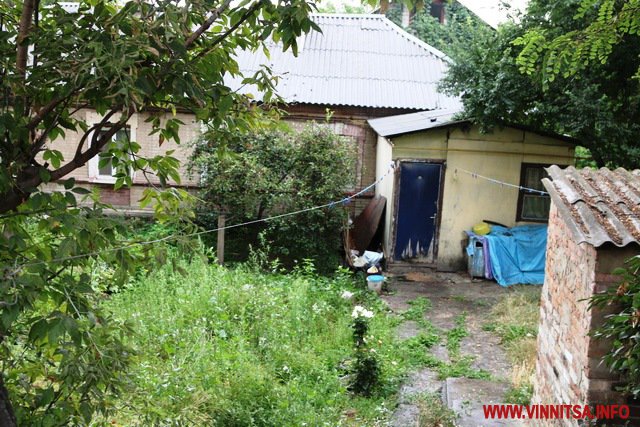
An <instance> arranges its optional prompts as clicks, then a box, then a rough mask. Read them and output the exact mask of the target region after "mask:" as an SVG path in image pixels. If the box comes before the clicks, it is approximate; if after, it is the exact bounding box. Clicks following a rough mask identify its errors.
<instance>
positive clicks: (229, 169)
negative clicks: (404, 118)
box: [191, 123, 355, 271]
mask: <svg viewBox="0 0 640 427" xmlns="http://www.w3.org/2000/svg"><path fill="white" fill-rule="evenodd" d="M217 135H218V133H217V132H215V131H210V132H208V133H207V134H206V135H205V137H204V138H203V140H202V141H200V143H199V144H198V145H197V147H196V150H195V152H194V156H193V158H192V162H191V169H192V170H193V171H194V172H195V173H198V174H199V175H200V177H201V178H202V181H201V183H202V186H203V190H202V192H201V194H200V199H201V200H202V203H201V204H200V206H199V209H198V211H199V219H200V221H201V223H202V224H204V225H205V226H206V227H207V228H215V227H216V223H217V222H216V219H217V215H218V214H219V213H220V212H224V213H225V215H226V217H227V219H226V220H227V225H232V224H237V223H242V222H246V221H255V220H262V219H265V218H268V217H270V216H274V215H279V214H283V213H289V212H294V211H299V210H304V209H308V208H311V207H314V206H318V205H324V204H326V203H328V202H331V201H339V200H341V199H343V198H344V197H345V190H346V189H347V188H349V187H350V186H351V185H352V184H353V180H354V170H355V168H354V164H355V162H354V160H355V157H354V149H355V145H354V144H353V141H351V140H349V139H347V138H344V137H341V136H339V135H337V134H335V133H334V132H333V131H332V130H331V129H329V128H328V127H327V126H324V125H321V124H315V123H311V124H308V125H306V126H305V127H304V128H303V129H302V130H300V131H293V130H277V131H261V132H258V133H254V134H249V135H246V134H241V135H232V137H231V138H229V139H227V140H226V141H225V143H226V146H225V149H224V150H223V153H224V154H223V155H220V145H219V144H218V143H212V141H217V139H216V136H217ZM346 218H347V212H346V210H345V209H344V207H343V206H342V204H341V203H337V204H336V205H335V206H333V207H327V208H323V209H318V210H310V211H307V212H304V213H301V214H297V215H292V216H285V217H281V218H275V219H270V220H269V221H268V222H265V223H264V224H262V225H260V226H255V227H253V228H249V229H241V230H234V229H231V230H228V231H227V232H226V234H227V237H226V239H227V240H231V241H232V247H234V246H235V247H237V246H238V240H240V242H239V243H240V246H241V248H240V249H236V250H238V251H239V252H244V253H248V248H247V243H252V244H254V245H255V244H260V241H259V239H258V237H257V236H258V233H262V243H263V247H268V248H269V254H270V256H271V257H272V258H279V259H280V260H281V261H282V262H283V263H284V264H285V265H286V266H289V267H290V266H292V265H293V263H294V261H296V260H301V259H303V258H312V259H314V261H315V263H316V265H317V266H318V268H319V269H320V270H321V271H331V270H333V269H334V268H335V266H336V265H337V263H338V259H337V254H338V251H339V249H340V247H341V244H340V243H341V241H340V231H341V230H342V228H343V226H344V224H345V222H346ZM234 240H235V241H236V242H235V245H234V243H233V241H234ZM264 243H266V245H265V244H264Z"/></svg>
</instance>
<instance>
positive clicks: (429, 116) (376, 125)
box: [368, 110, 460, 136]
mask: <svg viewBox="0 0 640 427" xmlns="http://www.w3.org/2000/svg"><path fill="white" fill-rule="evenodd" d="M459 112H460V110H432V111H420V112H418V113H409V114H399V115H397V116H388V117H381V118H378V119H370V120H368V122H369V126H371V127H372V128H373V130H375V131H376V133H377V134H378V135H380V136H393V135H401V134H404V133H410V132H417V131H421V130H426V129H431V128H435V127H440V126H443V125H447V124H453V123H456V122H455V121H453V117H454V116H455V115H456V114H457V113H459Z"/></svg>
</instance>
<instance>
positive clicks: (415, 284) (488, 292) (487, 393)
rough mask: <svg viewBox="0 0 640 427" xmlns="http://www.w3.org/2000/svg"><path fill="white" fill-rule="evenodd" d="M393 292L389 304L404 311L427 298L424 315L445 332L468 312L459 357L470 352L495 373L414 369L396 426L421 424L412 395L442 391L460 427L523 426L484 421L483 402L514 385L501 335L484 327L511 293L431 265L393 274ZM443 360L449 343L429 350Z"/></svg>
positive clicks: (405, 335)
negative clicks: (460, 374) (449, 374)
mask: <svg viewBox="0 0 640 427" xmlns="http://www.w3.org/2000/svg"><path fill="white" fill-rule="evenodd" d="M388 277H389V278H390V280H389V293H388V294H385V295H383V296H382V299H383V300H384V301H385V302H386V303H387V304H388V306H389V308H390V309H391V310H393V311H395V312H397V313H401V312H403V311H405V310H407V309H409V308H410V307H411V305H410V302H411V301H413V300H415V299H416V298H419V297H424V298H428V299H429V300H430V301H431V308H430V309H428V310H427V312H426V314H425V318H426V319H427V320H428V321H429V322H431V324H432V325H433V326H435V327H436V328H438V329H439V330H441V331H442V332H443V333H446V331H449V330H451V329H452V328H454V327H455V326H456V323H455V322H456V319H457V318H459V317H460V316H461V315H463V314H464V315H465V316H466V317H465V328H466V330H467V331H468V336H466V337H465V338H463V339H462V340H461V342H460V349H459V355H458V357H460V356H462V357H466V356H468V357H471V358H472V359H473V362H472V364H471V367H472V368H474V369H481V370H483V371H486V372H488V373H489V374H490V379H488V380H486V379H485V380H478V379H468V378H439V375H438V373H437V372H435V371H434V370H432V369H430V368H423V369H420V370H418V371H416V372H413V373H412V374H411V375H410V376H409V378H407V380H406V381H405V384H404V385H403V386H402V388H401V389H400V393H399V404H398V407H397V409H396V411H395V413H394V415H393V417H392V421H391V425H392V426H393V427H419V426H420V411H419V408H418V406H417V405H416V404H415V403H412V402H413V400H412V396H415V395H417V394H423V393H438V394H440V395H442V396H443V402H444V404H445V406H448V407H449V408H450V409H452V410H453V411H455V412H456V414H457V415H458V418H457V421H456V423H457V425H458V426H460V427H493V426H518V425H521V424H520V423H517V422H513V421H511V422H505V421H501V422H499V421H497V420H496V421H492V420H485V419H484V414H483V412H482V405H483V404H487V403H499V402H503V401H504V400H503V398H504V395H505V393H506V392H507V390H508V388H509V386H508V384H509V380H508V379H509V374H510V370H511V366H510V363H509V361H508V360H507V357H506V354H505V352H504V350H503V349H502V347H501V346H500V339H499V338H498V337H496V336H495V335H493V334H492V333H491V332H487V331H484V330H483V329H482V326H483V325H484V323H486V322H487V316H488V314H489V312H490V310H491V307H492V306H493V305H494V304H495V303H496V302H497V301H498V300H499V299H500V298H501V297H502V296H503V295H504V294H506V293H507V292H508V290H507V289H506V288H503V287H501V286H499V285H497V284H496V283H495V282H490V281H485V280H475V279H474V280H472V279H471V278H469V277H468V276H466V275H463V274H457V273H439V272H434V271H432V270H428V269H419V270H418V269H409V270H408V271H404V272H402V271H397V270H396V272H393V270H392V273H389V274H388ZM421 330H422V327H421V326H420V324H419V323H418V322H415V321H405V322H403V323H402V324H400V326H399V327H398V329H397V338H398V339H399V340H406V339H409V338H411V337H414V336H416V335H418V334H419V333H420V332H421ZM427 351H429V352H430V353H431V354H432V355H433V356H435V357H436V358H438V359H440V360H441V361H443V362H446V363H448V362H449V361H450V356H451V355H449V351H448V350H447V347H446V346H445V342H444V340H443V342H441V343H440V344H439V345H436V346H434V347H433V348H431V349H429V350H427Z"/></svg>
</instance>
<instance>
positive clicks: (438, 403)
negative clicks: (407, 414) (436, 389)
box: [411, 393, 457, 427]
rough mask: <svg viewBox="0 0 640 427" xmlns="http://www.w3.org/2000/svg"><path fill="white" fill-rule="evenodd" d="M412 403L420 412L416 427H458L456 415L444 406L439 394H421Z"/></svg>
mask: <svg viewBox="0 0 640 427" xmlns="http://www.w3.org/2000/svg"><path fill="white" fill-rule="evenodd" d="M411 402H412V403H415V404H416V406H417V407H418V411H419V414H418V422H417V423H416V427H456V419H457V416H456V413H455V412H454V411H452V410H451V409H449V408H447V407H446V406H444V404H443V403H442V399H441V397H440V395H439V394H438V393H420V394H417V395H415V396H414V397H413V398H412V400H411Z"/></svg>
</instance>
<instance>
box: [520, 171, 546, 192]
mask: <svg viewBox="0 0 640 427" xmlns="http://www.w3.org/2000/svg"><path fill="white" fill-rule="evenodd" d="M526 168H527V169H526V170H525V175H524V184H523V185H524V186H525V187H527V188H533V189H534V190H542V191H544V185H542V182H541V180H542V178H545V177H546V176H547V173H546V172H545V170H544V169H543V168H542V166H527V167H526Z"/></svg>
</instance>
